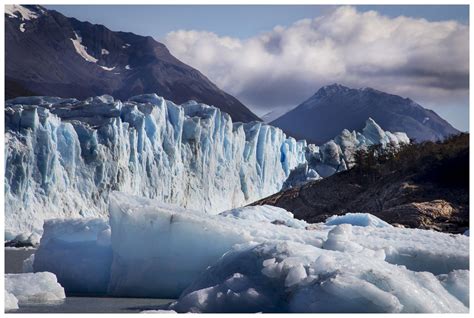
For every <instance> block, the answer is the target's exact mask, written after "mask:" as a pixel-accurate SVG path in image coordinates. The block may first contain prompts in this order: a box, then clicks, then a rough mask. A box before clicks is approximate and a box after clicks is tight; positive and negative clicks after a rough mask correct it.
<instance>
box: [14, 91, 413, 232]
mask: <svg viewBox="0 0 474 318" xmlns="http://www.w3.org/2000/svg"><path fill="white" fill-rule="evenodd" d="M5 117H6V133H5V140H6V148H5V158H6V162H5V164H6V167H5V168H6V169H5V226H6V232H7V235H6V236H7V237H6V238H7V239H12V238H13V237H14V235H16V234H19V233H29V232H32V231H41V228H42V225H43V220H44V219H48V218H57V217H62V218H71V217H78V216H106V215H107V212H106V211H107V203H108V194H109V192H110V191H113V190H119V191H123V192H125V193H129V194H136V195H141V196H145V197H148V198H155V199H158V200H160V201H163V202H166V203H173V204H177V205H179V206H182V207H187V208H193V209H198V210H204V211H207V212H209V213H218V212H220V211H223V210H227V209H230V208H234V207H238V206H241V205H244V204H246V203H250V202H253V201H255V200H257V199H260V198H263V197H265V196H268V195H270V194H273V193H275V192H277V191H279V190H281V189H282V187H283V185H284V183H285V181H286V180H287V179H288V177H289V176H290V174H291V172H292V171H293V170H295V169H296V168H299V169H300V170H304V169H302V167H306V170H304V171H303V173H299V174H298V176H299V178H300V179H305V180H306V179H308V178H310V179H311V178H313V179H314V178H319V177H321V176H323V177H325V176H327V175H330V174H331V173H334V172H336V171H341V170H344V169H346V168H347V165H346V164H345V159H344V158H345V156H346V155H347V154H345V153H344V150H345V149H349V148H350V147H349V148H348V146H344V145H343V144H344V142H346V143H349V144H350V146H351V147H353V148H358V147H361V146H364V145H365V144H367V142H368V140H371V139H370V138H372V139H374V141H373V142H375V143H377V142H378V143H380V142H383V141H384V140H388V139H387V138H388V137H387V136H388V135H387V133H385V132H383V131H382V130H381V129H380V127H378V126H377V125H376V124H375V122H374V123H368V127H369V128H368V129H369V130H370V132H371V134H370V135H367V134H363V135H361V134H359V135H357V133H355V132H354V133H352V134H351V133H349V132H347V133H346V132H344V133H343V135H344V134H346V135H347V134H348V135H347V136H346V137H345V135H344V136H343V137H341V138H342V139H341V140H342V141H344V142H342V141H341V142H339V144H340V145H341V146H339V144H337V143H336V142H337V140H336V142H333V144H325V145H323V146H322V147H317V146H314V145H311V146H310V147H308V146H307V144H306V142H305V141H296V140H295V139H293V138H291V137H290V138H288V137H287V136H286V135H285V134H284V133H283V132H282V131H281V130H280V129H278V128H275V127H272V126H269V125H266V124H263V123H260V122H253V123H246V124H242V123H232V121H231V118H230V116H229V115H228V114H226V113H223V112H221V111H220V110H219V109H218V108H215V107H211V106H207V105H205V104H198V103H195V102H188V103H185V104H182V105H180V106H178V105H176V104H174V103H172V102H170V101H167V100H165V99H163V98H161V97H158V96H157V95H155V94H152V95H140V96H136V97H133V98H131V99H130V100H128V101H125V102H121V101H119V100H114V99H113V98H112V97H110V96H101V97H94V98H89V99H87V100H85V101H78V100H76V99H62V98H57V97H20V98H16V99H13V100H10V101H7V103H6V110H5ZM366 128H367V127H366ZM372 131H375V133H372ZM377 133H378V134H379V135H377ZM365 135H366V136H365ZM372 135H373V136H372ZM364 136H365V137H364ZM374 136H375V137H374ZM393 136H395V135H393ZM400 136H401V135H400ZM402 137H403V138H398V139H397V138H396V136H395V137H394V138H395V139H396V141H397V142H399V141H400V140H402V139H404V138H406V135H404V136H402ZM371 142H372V141H371ZM308 158H310V159H311V160H310V161H308ZM305 165H306V166H305ZM313 168H314V169H313ZM300 181H301V180H300ZM292 184H293V182H292V181H291V180H289V181H288V182H287V184H286V186H291V185H292Z"/></svg>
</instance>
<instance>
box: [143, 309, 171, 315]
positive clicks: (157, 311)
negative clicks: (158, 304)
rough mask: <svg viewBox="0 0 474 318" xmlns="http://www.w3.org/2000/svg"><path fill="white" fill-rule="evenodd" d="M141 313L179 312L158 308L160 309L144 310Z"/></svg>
mask: <svg viewBox="0 0 474 318" xmlns="http://www.w3.org/2000/svg"><path fill="white" fill-rule="evenodd" d="M140 313H141V314H177V312H176V311H174V310H166V309H158V310H144V311H141V312H140Z"/></svg>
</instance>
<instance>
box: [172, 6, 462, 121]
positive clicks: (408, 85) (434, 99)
mask: <svg viewBox="0 0 474 318" xmlns="http://www.w3.org/2000/svg"><path fill="white" fill-rule="evenodd" d="M242 23H245V21H242ZM165 44H166V45H167V46H168V48H169V49H170V51H171V52H172V53H173V54H174V55H175V56H176V57H177V58H179V59H181V60H182V61H184V62H186V63H188V64H190V65H192V66H193V67H196V68H197V69H199V70H200V71H201V72H203V73H204V74H206V75H207V76H208V77H209V78H210V79H211V80H212V81H214V82H216V84H217V85H219V86H220V87H221V88H223V89H224V90H225V91H227V92H229V93H231V94H233V95H235V96H236V97H237V98H239V99H240V100H242V102H244V103H245V104H246V105H248V106H249V107H250V108H251V109H253V110H254V111H255V112H257V113H258V114H263V113H265V112H268V111H270V110H272V109H275V108H279V107H280V108H281V107H282V106H284V107H290V106H295V105H297V104H299V103H300V102H302V101H303V100H305V99H306V98H308V97H309V96H311V95H312V94H314V93H315V92H316V90H317V89H318V88H319V87H321V86H323V85H327V84H331V83H334V82H338V83H341V84H344V85H348V86H351V87H366V86H370V87H373V88H376V89H379V90H383V91H387V92H390V93H394V94H399V95H402V96H408V97H411V98H413V99H415V100H416V101H418V102H420V103H421V104H422V105H424V106H427V107H432V108H437V109H439V107H443V106H444V107H455V106H456V107H464V108H466V107H467V105H468V87H469V28H468V26H466V25H463V24H460V23H458V22H456V21H443V22H430V21H427V20H425V19H415V18H409V17H403V16H401V17H397V18H389V17H386V16H383V15H381V14H379V13H377V12H375V11H369V12H358V11H357V10H356V9H355V8H354V7H350V6H344V7H338V8H336V9H335V10H333V11H331V12H329V13H328V14H326V15H324V16H320V17H317V18H314V19H304V20H300V21H297V22H295V23H294V24H293V25H291V26H288V27H283V26H276V27H274V28H273V30H272V31H270V32H266V33H261V34H258V35H256V36H254V37H251V38H248V39H238V38H231V37H225V36H218V35H216V34H215V33H211V32H206V31H196V30H178V31H175V32H171V33H169V34H168V35H167V36H166V38H165ZM466 111H467V110H466Z"/></svg>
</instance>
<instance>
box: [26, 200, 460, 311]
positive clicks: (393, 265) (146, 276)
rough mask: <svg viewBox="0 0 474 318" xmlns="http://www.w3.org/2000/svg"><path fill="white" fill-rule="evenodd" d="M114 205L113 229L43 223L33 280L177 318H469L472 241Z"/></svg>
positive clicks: (267, 211) (369, 224)
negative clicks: (260, 315)
mask: <svg viewBox="0 0 474 318" xmlns="http://www.w3.org/2000/svg"><path fill="white" fill-rule="evenodd" d="M110 198H111V200H110V205H109V210H110V219H109V220H108V222H107V220H104V219H94V218H93V219H86V218H80V219H75V220H71V219H56V220H50V221H47V222H46V223H45V230H44V235H43V237H42V240H41V243H40V246H39V249H38V251H37V252H36V254H35V256H34V257H33V269H34V271H35V272H36V271H39V270H40V269H41V270H43V271H51V272H53V273H55V274H56V275H57V277H58V281H59V283H61V285H62V286H63V287H64V288H65V290H66V292H69V291H72V290H75V291H78V290H79V289H81V293H82V294H96V295H97V294H102V295H107V296H121V297H160V298H177V300H176V301H175V302H174V303H172V304H170V305H169V306H167V307H165V308H162V309H165V310H174V311H176V312H234V311H235V312H308V311H309V312H467V311H468V308H469V296H468V295H469V285H468V281H469V279H468V278H469V238H468V237H467V236H465V235H453V234H446V233H440V232H435V231H430V230H419V229H409V228H397V227H392V226H386V225H385V224H384V223H383V221H382V220H380V219H378V218H377V217H375V216H373V215H370V214H357V213H351V214H348V215H347V216H338V219H339V220H341V221H344V222H341V224H337V225H331V224H330V223H331V220H334V219H336V218H333V219H331V218H330V219H329V221H328V222H326V223H316V224H307V223H306V222H304V221H300V220H295V219H293V220H292V214H291V212H288V211H285V210H283V209H280V208H274V207H268V206H257V207H255V206H251V207H243V208H239V209H232V210H229V211H225V212H222V213H220V214H218V215H212V214H209V213H205V212H204V211H197V210H190V209H183V208H181V207H178V206H175V205H171V204H164V203H162V202H159V201H156V200H152V199H147V198H143V197H138V196H132V195H128V194H125V193H120V192H112V193H111V195H110ZM361 220H362V221H361ZM275 221H277V222H275ZM350 223H354V224H355V225H352V224H350ZM64 249H67V250H69V255H67V256H66V255H65V254H64V252H65V251H64ZM92 251H95V252H92ZM40 254H43V255H42V257H39V256H38V255H40ZM97 264H102V265H103V266H102V265H101V266H97ZM79 273H81V274H80V275H79ZM90 277H104V278H106V280H105V281H102V284H101V285H100V286H99V285H98V284H97V283H96V280H93V279H89V278H90ZM107 279H108V280H107ZM104 291H105V293H104Z"/></svg>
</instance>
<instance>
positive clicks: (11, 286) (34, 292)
mask: <svg viewBox="0 0 474 318" xmlns="http://www.w3.org/2000/svg"><path fill="white" fill-rule="evenodd" d="M8 294H10V295H8ZM5 297H6V299H8V302H7V301H6V303H7V304H8V305H9V307H10V308H11V309H15V308H14V307H15V306H14V304H15V299H14V298H16V299H17V302H16V303H17V306H20V307H21V306H22V305H25V304H38V303H40V304H43V303H57V302H58V301H62V300H63V299H64V298H65V297H66V296H65V293H64V289H63V288H62V287H61V285H60V284H59V283H58V281H57V279H56V276H55V275H54V274H53V273H49V272H38V273H23V274H5ZM13 297H14V298H13Z"/></svg>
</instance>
